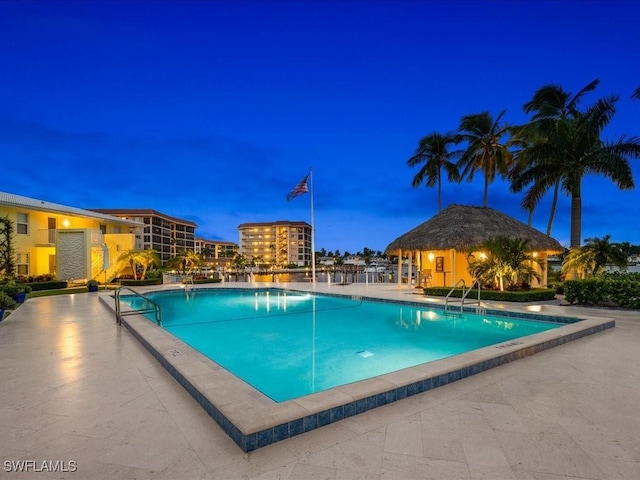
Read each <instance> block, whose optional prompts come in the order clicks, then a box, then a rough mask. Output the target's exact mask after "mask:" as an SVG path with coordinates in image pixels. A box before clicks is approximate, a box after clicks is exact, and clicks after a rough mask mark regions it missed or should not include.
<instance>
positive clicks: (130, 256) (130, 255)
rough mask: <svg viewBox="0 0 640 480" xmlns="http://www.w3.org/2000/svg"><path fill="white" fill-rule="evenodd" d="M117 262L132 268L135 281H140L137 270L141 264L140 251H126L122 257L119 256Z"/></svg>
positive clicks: (130, 249)
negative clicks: (124, 263)
mask: <svg viewBox="0 0 640 480" xmlns="http://www.w3.org/2000/svg"><path fill="white" fill-rule="evenodd" d="M117 261H118V262H126V263H127V264H128V265H129V267H130V268H131V273H132V274H133V279H134V280H138V272H137V271H136V270H137V266H138V264H139V263H140V250H136V249H135V248H129V249H127V250H124V251H123V252H122V253H121V254H120V255H118V259H117Z"/></svg>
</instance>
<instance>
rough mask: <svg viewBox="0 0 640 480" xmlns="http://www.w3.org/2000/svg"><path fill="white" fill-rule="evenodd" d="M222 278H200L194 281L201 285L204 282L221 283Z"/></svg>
mask: <svg viewBox="0 0 640 480" xmlns="http://www.w3.org/2000/svg"><path fill="white" fill-rule="evenodd" d="M220 282H222V279H220V278H198V279H195V280H194V281H193V283H195V284H197V285H200V284H202V283H220Z"/></svg>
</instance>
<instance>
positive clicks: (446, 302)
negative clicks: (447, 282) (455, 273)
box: [444, 278, 481, 315]
mask: <svg viewBox="0 0 640 480" xmlns="http://www.w3.org/2000/svg"><path fill="white" fill-rule="evenodd" d="M458 285H461V287H462V296H461V297H460V315H462V312H463V311H464V300H465V298H467V295H469V293H470V292H471V290H473V287H474V286H476V285H477V286H478V300H477V303H478V307H480V306H481V305H480V282H478V280H477V279H476V280H474V281H473V283H472V284H471V285H469V288H467V289H466V290H465V288H466V286H467V284H466V283H465V281H464V278H461V279H460V280H458V281H457V282H456V284H455V285H454V286H453V287H451V290H449V293H447V296H446V297H445V298H444V311H445V313H449V298H450V297H451V295H452V294H453V292H454V291H455V290H456V288H458Z"/></svg>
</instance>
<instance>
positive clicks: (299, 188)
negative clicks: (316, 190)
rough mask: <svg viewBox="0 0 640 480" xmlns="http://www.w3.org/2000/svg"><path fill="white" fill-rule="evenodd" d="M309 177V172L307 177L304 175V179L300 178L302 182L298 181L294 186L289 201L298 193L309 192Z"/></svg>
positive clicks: (288, 197) (288, 196)
mask: <svg viewBox="0 0 640 480" xmlns="http://www.w3.org/2000/svg"><path fill="white" fill-rule="evenodd" d="M308 178H309V174H307V176H306V177H304V178H303V179H302V180H300V182H298V184H297V185H296V186H295V187H294V189H293V190H291V191H290V192H289V194H288V195H287V201H290V200H293V199H294V198H296V197H297V196H298V195H302V194H303V193H308V192H309V187H308V186H307V179H308Z"/></svg>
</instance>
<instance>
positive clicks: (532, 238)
mask: <svg viewBox="0 0 640 480" xmlns="http://www.w3.org/2000/svg"><path fill="white" fill-rule="evenodd" d="M499 236H507V237H509V238H514V239H516V238H517V239H527V240H529V246H530V247H531V251H532V253H533V255H534V256H540V258H541V260H542V264H543V265H546V259H547V257H548V255H549V254H554V253H559V252H562V251H563V250H564V247H562V245H560V243H559V242H558V241H557V240H555V239H553V238H551V237H549V236H547V235H545V234H544V233H542V232H540V231H539V230H536V229H535V228H533V227H530V226H528V225H526V224H524V223H522V222H520V221H519V220H516V219H515V218H511V217H510V216H508V215H505V214H504V213H502V212H498V211H497V210H493V209H491V208H485V207H471V206H465V205H451V206H449V207H448V208H446V209H444V210H442V211H441V212H439V213H438V214H437V215H435V216H434V217H432V218H431V219H430V220H427V221H426V222H424V223H422V224H421V225H418V226H417V227H416V228H414V229H413V230H411V231H409V232H407V233H405V234H404V235H401V236H399V237H398V238H396V239H395V240H394V241H393V242H391V243H390V244H389V245H388V246H387V248H386V251H385V253H387V254H388V255H397V256H398V271H399V272H402V271H403V270H402V263H401V262H402V258H403V257H406V258H408V260H409V268H408V270H407V271H409V272H413V271H414V267H415V270H417V272H418V275H417V278H416V279H415V283H414V285H415V284H416V283H417V284H422V285H429V286H446V287H452V286H454V285H455V284H456V283H457V282H458V281H459V280H460V279H463V280H464V281H465V283H466V285H470V284H471V282H472V278H471V275H470V274H469V272H468V271H467V266H468V260H467V259H468V257H469V254H474V256H477V255H475V254H480V253H482V252H480V246H481V245H482V244H483V243H484V242H485V241H486V240H488V239H490V238H496V237H499ZM536 268H537V269H538V273H539V274H540V276H541V281H540V282H539V284H540V285H546V284H547V271H546V268H544V269H543V268H539V267H538V266H536ZM402 282H406V283H407V286H409V287H410V286H411V282H410V281H408V280H403V275H401V274H399V275H398V285H399V286H400V285H401V283H402Z"/></svg>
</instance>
